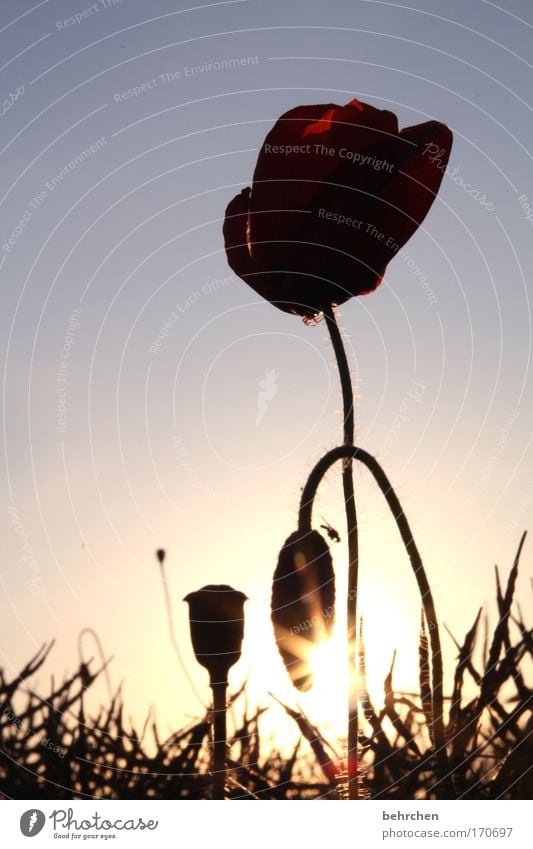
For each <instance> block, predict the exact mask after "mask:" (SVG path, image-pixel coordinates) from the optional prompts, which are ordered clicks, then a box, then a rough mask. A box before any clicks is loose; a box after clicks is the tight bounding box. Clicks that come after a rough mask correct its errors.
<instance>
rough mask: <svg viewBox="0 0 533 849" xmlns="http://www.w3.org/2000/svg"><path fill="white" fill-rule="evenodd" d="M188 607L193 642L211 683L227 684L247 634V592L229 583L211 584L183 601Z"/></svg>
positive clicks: (197, 657) (197, 656)
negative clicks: (245, 616)
mask: <svg viewBox="0 0 533 849" xmlns="http://www.w3.org/2000/svg"><path fill="white" fill-rule="evenodd" d="M183 600H184V601H186V602H187V603H188V605H189V623H190V627H191V640H192V645H193V649H194V653H195V655H196V660H197V661H198V663H199V664H200V665H201V666H204V667H205V668H206V669H207V671H208V672H209V675H210V678H211V682H212V683H213V682H223V681H227V677H228V671H229V669H230V667H232V666H233V664H234V663H237V661H238V660H239V658H240V656H241V646H242V638H243V634H244V602H245V601H246V600H247V597H246V596H245V595H244V593H241V592H239V591H238V590H234V589H233V587H230V586H228V585H227V584H209V585H208V586H206V587H202V589H200V590H197V591H196V592H193V593H189V594H188V595H186V596H185V598H184V599H183Z"/></svg>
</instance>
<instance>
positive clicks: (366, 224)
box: [224, 100, 452, 317]
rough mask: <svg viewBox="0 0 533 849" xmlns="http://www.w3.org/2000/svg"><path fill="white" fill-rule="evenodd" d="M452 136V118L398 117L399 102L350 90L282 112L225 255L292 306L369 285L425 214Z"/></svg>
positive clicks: (303, 310) (343, 297)
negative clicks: (383, 106)
mask: <svg viewBox="0 0 533 849" xmlns="http://www.w3.org/2000/svg"><path fill="white" fill-rule="evenodd" d="M451 146H452V133H451V131H450V130H449V129H448V127H446V126H444V124H440V123H438V122H437V121H428V122H427V123H424V124H418V125H416V126H414V127H406V128H404V129H403V130H399V128H398V119H397V118H396V115H394V114H393V113H392V112H387V111H385V110H380V109H375V108H374V107H373V106H369V105H368V104H366V103H360V102H359V101H358V100H352V101H350V103H347V104H346V106H337V105H335V104H333V103H329V104H320V105H315V106H297V107H296V108H295V109H291V110H290V111H289V112H286V113H285V114H284V115H282V116H281V118H279V120H278V121H277V122H276V124H275V125H274V127H273V128H272V129H271V131H270V132H269V134H268V135H267V137H266V139H265V141H264V143H263V145H262V147H261V150H260V153H259V157H258V159H257V165H256V168H255V172H254V178H253V186H252V189H251V190H250V189H249V188H246V189H243V191H242V192H241V193H240V194H239V195H237V196H236V197H235V198H234V199H233V200H232V201H231V202H230V204H229V205H228V207H227V209H226V217H225V221H224V240H225V245H226V252H227V256H228V262H229V264H230V266H231V268H232V269H233V271H235V273H236V274H238V275H239V277H241V278H242V279H243V280H245V281H246V283H248V284H249V285H250V286H251V287H252V288H253V289H254V290H255V291H256V292H257V293H258V294H260V295H262V296H263V297H264V298H266V299H267V300H268V301H270V302H271V303H272V304H274V305H275V306H277V307H279V308H280V309H282V310H284V311H286V312H292V313H296V314H298V315H303V316H305V317H311V316H313V315H316V314H317V313H318V312H320V311H321V309H322V308H323V307H324V306H326V305H329V304H341V303H343V302H344V301H347V300H348V299H349V298H351V297H353V296H354V295H365V294H368V293H369V292H373V291H374V289H376V287H377V286H378V285H379V283H380V282H381V280H382V278H383V275H384V273H385V269H386V267H387V264H388V262H389V261H390V260H391V259H392V258H393V257H394V256H395V254H396V253H397V252H398V250H399V249H400V248H401V247H402V246H403V245H404V244H405V243H406V242H407V240H408V239H409V238H410V236H412V235H413V233H414V232H415V231H416V229H417V228H418V227H419V226H420V224H421V223H422V221H423V220H424V218H425V217H426V215H427V213H428V211H429V209H430V207H431V204H432V203H433V200H434V199H435V196H436V194H437V192H438V190H439V186H440V183H441V180H442V177H443V174H444V172H445V169H446V165H447V163H448V159H449V156H450V150H451Z"/></svg>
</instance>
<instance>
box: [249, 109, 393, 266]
mask: <svg viewBox="0 0 533 849" xmlns="http://www.w3.org/2000/svg"><path fill="white" fill-rule="evenodd" d="M397 133H398V121H397V118H396V116H395V115H394V114H393V113H392V112H388V111H386V110H380V109H375V108H374V107H373V106H369V105H367V104H363V103H360V102H359V101H351V102H350V103H348V104H346V105H345V106H337V105H335V104H331V103H328V104H322V105H318V106H317V105H314V106H299V107H297V108H296V109H293V110H291V111H290V112H288V113H286V114H285V115H283V116H282V117H281V118H280V119H279V121H277V123H276V124H275V126H274V127H273V129H272V130H271V132H270V133H269V134H268V136H267V138H266V139H265V143H264V145H263V146H262V148H261V151H260V153H259V157H258V161H257V166H256V169H255V173H254V184H253V189H252V197H251V242H252V255H253V257H254V259H255V260H256V262H257V263H258V264H259V265H260V266H261V267H262V268H265V269H266V268H268V269H271V270H285V269H287V267H288V265H287V258H288V251H289V253H290V252H291V250H292V249H291V248H290V246H289V247H287V242H291V241H293V240H294V239H295V238H297V236H298V234H299V233H301V232H302V230H305V228H306V227H307V226H308V222H307V220H306V217H305V216H306V215H307V214H308V212H309V207H310V204H311V199H312V198H313V196H314V195H315V194H316V191H317V189H318V188H319V187H320V186H321V185H322V184H323V183H324V182H325V181H327V180H328V178H329V177H331V175H332V174H333V173H335V172H336V171H337V170H338V168H339V166H340V165H342V164H343V162H344V161H345V159H344V160H343V156H344V157H345V155H346V151H350V152H353V153H360V152H362V151H365V150H367V149H369V148H371V147H372V146H379V145H387V144H388V143H389V142H390V141H391V140H393V141H394V140H396V139H397V138H398V136H397ZM283 145H285V147H283ZM287 145H292V147H293V148H294V147H295V146H296V148H297V149H296V150H293V152H291V153H290V154H289V155H287V152H286V151H287ZM276 146H277V152H273V151H274V150H276ZM267 210H268V211H272V213H274V214H272V215H265V214H264V212H265V211H267ZM255 213H261V214H260V215H256V214H255ZM304 250H306V248H305V247H304ZM289 266H290V262H289Z"/></svg>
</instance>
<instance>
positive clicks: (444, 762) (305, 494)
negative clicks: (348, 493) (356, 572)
mask: <svg viewBox="0 0 533 849" xmlns="http://www.w3.org/2000/svg"><path fill="white" fill-rule="evenodd" d="M347 457H351V458H352V459H353V460H357V461H359V462H361V463H363V465H365V466H366V467H367V469H368V470H369V471H370V472H371V473H372V475H373V477H374V479H375V481H376V483H377V485H378V486H379V488H380V490H381V492H382V493H383V495H384V496H385V500H386V501H387V504H388V506H389V508H390V510H391V512H392V514H393V516H394V519H395V521H396V524H397V526H398V530H399V532H400V536H401V538H402V541H403V544H404V546H405V548H406V551H407V554H408V555H409V559H410V561H411V566H412V569H413V572H414V575H415V578H416V582H417V584H418V589H419V592H420V597H421V599H422V604H423V606H424V615H425V617H426V622H427V624H428V629H429V638H430V644H431V666H432V673H433V674H432V723H433V731H434V735H435V754H436V758H437V767H438V772H439V778H440V782H439V783H441V784H442V786H443V788H444V792H445V794H446V795H447V796H448V797H449V798H452V797H453V789H452V786H451V778H450V772H449V765H448V756H447V752H446V738H445V734H444V715H443V670H442V651H441V644H440V634H439V625H438V621H437V614H436V610H435V603H434V601H433V595H432V593H431V588H430V586H429V581H428V579H427V576H426V572H425V569H424V565H423V563H422V558H421V557H420V554H419V551H418V548H417V547H416V543H415V541H414V539H413V535H412V533H411V528H410V527H409V523H408V521H407V518H406V516H405V513H404V512H403V508H402V505H401V504H400V501H399V499H398V496H397V495H396V493H395V491H394V489H393V487H392V484H391V483H390V481H389V479H388V478H387V475H386V474H385V472H384V471H383V469H382V468H381V466H380V465H379V463H378V461H377V460H376V459H375V457H373V456H372V454H369V453H368V452H367V451H364V450H363V449H362V448H357V447H355V446H354V445H351V446H342V447H339V448H334V449H333V450H332V451H329V452H328V453H327V454H325V455H324V456H323V457H322V459H321V460H319V462H318V463H317V464H316V466H315V467H314V469H313V470H312V472H311V474H310V475H309V478H308V479H307V483H306V484H305V486H304V488H303V491H302V496H301V499H300V511H299V522H298V526H299V529H300V530H301V531H303V532H306V531H308V530H310V529H311V520H312V510H313V501H314V498H315V495H316V491H317V489H318V486H319V484H320V482H321V480H322V478H323V477H324V475H325V474H326V472H327V471H328V469H329V468H330V467H331V466H332V465H333V464H334V463H336V462H337V461H338V460H345V459H346V458H347Z"/></svg>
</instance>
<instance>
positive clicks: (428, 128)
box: [382, 121, 453, 247]
mask: <svg viewBox="0 0 533 849" xmlns="http://www.w3.org/2000/svg"><path fill="white" fill-rule="evenodd" d="M401 137H402V138H403V139H406V140H407V141H408V142H409V143H410V144H411V146H412V153H411V155H410V156H409V158H408V159H407V160H406V161H405V162H404V164H403V165H402V167H401V169H400V171H399V173H398V174H397V175H396V177H394V179H393V180H391V182H390V183H389V185H388V187H387V190H386V191H385V192H384V194H383V200H384V201H385V202H386V203H387V204H389V206H388V208H387V209H385V207H384V209H383V211H382V223H383V226H384V227H385V228H386V229H388V230H389V231H390V234H391V235H392V236H394V239H395V241H396V243H397V244H398V245H399V247H402V246H403V245H404V244H405V243H406V242H407V240H408V239H410V237H411V236H412V235H413V233H414V232H415V231H416V230H417V229H418V227H419V226H420V224H421V223H422V222H423V220H424V218H425V217H426V215H427V214H428V212H429V210H430V209H431V205H432V204H433V201H434V200H435V197H436V195H437V192H438V191H439V187H440V184H441V182H442V179H443V177H444V174H445V171H446V166H447V164H448V161H449V158H450V152H451V149H452V142H453V135H452V132H451V130H449V129H448V127H446V126H445V125H444V124H439V123H438V122H437V121H428V122H427V123H425V124H419V125H418V126H416V127H408V128H406V129H405V130H402V133H401Z"/></svg>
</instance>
